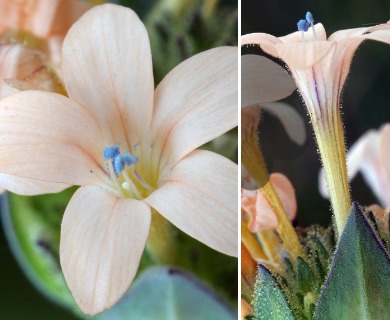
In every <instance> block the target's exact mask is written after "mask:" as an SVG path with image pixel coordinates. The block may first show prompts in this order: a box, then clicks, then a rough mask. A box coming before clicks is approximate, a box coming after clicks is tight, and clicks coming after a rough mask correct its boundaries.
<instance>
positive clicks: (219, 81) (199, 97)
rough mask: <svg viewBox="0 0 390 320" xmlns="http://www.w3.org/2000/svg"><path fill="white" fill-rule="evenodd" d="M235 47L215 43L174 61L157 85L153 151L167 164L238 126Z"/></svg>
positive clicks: (157, 158)
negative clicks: (169, 70) (187, 57)
mask: <svg viewBox="0 0 390 320" xmlns="http://www.w3.org/2000/svg"><path fill="white" fill-rule="evenodd" d="M237 83H238V51H237V48H236V47H219V48H215V49H211V50H208V51H204V52H202V53H200V54H197V55H195V56H193V57H192V58H190V59H187V60H186V61H184V62H182V63H181V64H179V65H178V66H177V67H176V68H174V69H173V70H172V71H171V72H170V73H169V74H168V75H167V76H166V77H165V78H164V79H163V80H162V82H161V83H160V84H159V85H158V87H157V89H156V96H155V113H154V115H153V124H152V128H153V135H154V137H155V138H154V142H153V153H154V155H155V156H154V159H155V161H158V162H159V163H158V165H159V166H160V168H163V167H164V166H165V167H167V166H168V167H172V166H174V165H175V163H176V162H177V161H178V160H180V159H181V158H182V157H184V156H185V155H187V154H188V153H190V152H191V151H192V150H194V149H196V148H197V147H199V146H201V145H202V144H204V143H206V142H208V141H210V140H212V139H214V138H216V137H218V136H219V135H221V134H223V133H225V132H226V131H228V130H230V129H232V128H234V127H235V126H237V119H238V111H237V106H238V84H237Z"/></svg>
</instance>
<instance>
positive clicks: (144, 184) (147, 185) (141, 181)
mask: <svg viewBox="0 0 390 320" xmlns="http://www.w3.org/2000/svg"><path fill="white" fill-rule="evenodd" d="M134 174H135V176H136V177H137V179H138V181H139V182H140V183H141V185H142V186H143V187H144V188H145V189H146V190H148V191H153V188H152V187H151V186H150V185H149V184H148V183H147V182H146V181H145V180H144V179H142V177H141V176H140V174H139V173H138V171H137V170H135V169H134Z"/></svg>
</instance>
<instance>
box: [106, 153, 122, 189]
mask: <svg viewBox="0 0 390 320" xmlns="http://www.w3.org/2000/svg"><path fill="white" fill-rule="evenodd" d="M108 170H109V171H110V176H111V178H112V179H113V180H114V183H115V186H116V188H117V190H120V191H121V193H122V195H123V192H122V190H121V188H120V184H119V181H118V177H117V174H116V173H115V169H114V160H112V161H110V163H109V164H108Z"/></svg>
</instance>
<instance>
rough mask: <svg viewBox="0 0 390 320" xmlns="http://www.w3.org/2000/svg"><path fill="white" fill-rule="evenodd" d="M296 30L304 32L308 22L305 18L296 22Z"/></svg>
mask: <svg viewBox="0 0 390 320" xmlns="http://www.w3.org/2000/svg"><path fill="white" fill-rule="evenodd" d="M297 27H298V31H303V32H306V31H307V30H309V27H310V24H309V23H308V22H307V21H306V20H303V19H302V20H299V21H298V23H297Z"/></svg>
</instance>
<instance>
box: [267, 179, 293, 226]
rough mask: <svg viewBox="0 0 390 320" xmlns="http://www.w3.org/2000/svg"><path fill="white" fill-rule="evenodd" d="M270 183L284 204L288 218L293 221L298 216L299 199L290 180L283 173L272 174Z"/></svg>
mask: <svg viewBox="0 0 390 320" xmlns="http://www.w3.org/2000/svg"><path fill="white" fill-rule="evenodd" d="M270 181H271V183H272V185H273V187H274V188H275V191H276V193H277V194H278V196H279V199H280V201H281V202H282V204H283V207H284V210H285V211H286V213H287V216H288V218H289V219H290V220H291V221H292V220H294V219H295V216H296V215H297V199H296V197H295V190H294V187H293V185H292V184H291V182H290V180H289V179H288V178H287V177H286V176H285V175H284V174H281V173H272V174H271V176H270Z"/></svg>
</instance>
